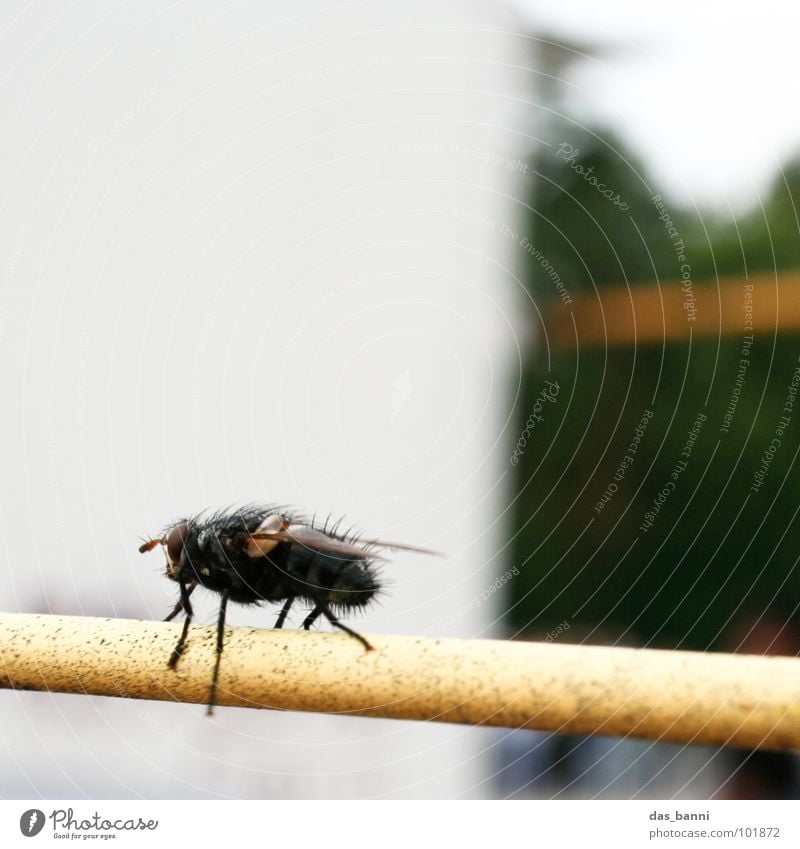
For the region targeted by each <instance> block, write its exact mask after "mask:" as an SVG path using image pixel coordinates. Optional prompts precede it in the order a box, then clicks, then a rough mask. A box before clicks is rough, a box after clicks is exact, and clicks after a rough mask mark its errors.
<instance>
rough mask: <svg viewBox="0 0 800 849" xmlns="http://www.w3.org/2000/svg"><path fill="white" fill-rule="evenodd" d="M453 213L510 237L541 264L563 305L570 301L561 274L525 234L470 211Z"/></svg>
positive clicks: (462, 218)
mask: <svg viewBox="0 0 800 849" xmlns="http://www.w3.org/2000/svg"><path fill="white" fill-rule="evenodd" d="M453 215H454V217H456V218H458V219H460V220H461V221H466V222H467V223H469V224H476V225H477V226H479V227H485V228H486V229H487V230H492V231H493V232H495V233H500V234H501V235H502V236H505V237H506V238H507V239H511V241H512V242H514V243H515V244H517V245H519V247H520V248H522V250H524V251H525V253H527V254H528V255H529V256H530V257H531V259H534V260H536V262H538V263H539V264H540V265H541V267H542V270H543V271H544V272H545V274H547V276H548V277H549V278H550V279H551V280H552V281H553V285H554V286H555V287H556V292H558V295H559V297H560V298H561V302H562V303H563V304H564V306H565V307H568V306H569V305H570V304H571V303H572V298H571V297H570V294H569V292H568V291H567V287H566V286H565V285H564V281H563V280H562V279H561V275H560V274H559V273H558V272H557V271H556V270H555V268H553V265H552V263H551V262H550V260H548V259H547V257H546V256H545V255H544V254H543V253H542V252H541V251H540V250H539V249H538V248H537V247H536V246H535V245H534V244H533V242H532V241H531V240H530V239H529V238H528V237H527V236H524V235H522V234H521V233H518V232H516V230H514V229H513V228H512V227H509V226H508V224H504V223H503V222H502V221H496V220H494V219H492V218H486V217H485V216H483V215H477V214H475V213H472V212H463V211H462V210H460V209H457V210H455V211H454V212H453Z"/></svg>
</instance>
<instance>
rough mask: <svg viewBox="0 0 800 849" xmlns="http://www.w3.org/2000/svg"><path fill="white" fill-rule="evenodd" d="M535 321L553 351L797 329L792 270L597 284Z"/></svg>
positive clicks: (799, 315)
mask: <svg viewBox="0 0 800 849" xmlns="http://www.w3.org/2000/svg"><path fill="white" fill-rule="evenodd" d="M543 321H544V331H543V333H542V344H544V345H545V346H547V347H549V348H550V349H552V350H554V351H558V350H572V349H578V350H580V348H582V347H590V346H592V347H594V346H598V345H600V346H605V345H609V346H614V345H634V344H653V343H664V342H674V341H680V340H687V339H688V338H689V336H690V334H691V335H692V336H731V335H739V336H744V335H746V334H747V333H753V332H754V331H755V332H761V333H775V332H778V331H789V330H800V272H797V271H791V272H787V271H781V272H776V273H773V274H757V275H752V276H751V277H748V278H744V277H741V278H740V277H737V278H722V279H720V280H718V281H716V280H715V281H700V282H694V281H692V280H691V279H688V280H670V281H666V282H662V283H659V284H658V285H654V284H646V285H632V286H604V287H601V288H599V289H598V291H597V292H596V293H594V294H591V295H589V294H582V295H572V296H571V305H570V306H569V307H567V306H565V305H564V304H563V303H562V301H561V300H560V299H554V300H553V301H552V302H551V303H550V304H549V305H548V306H547V308H546V309H545V311H544V315H543Z"/></svg>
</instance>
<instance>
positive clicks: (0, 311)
mask: <svg viewBox="0 0 800 849" xmlns="http://www.w3.org/2000/svg"><path fill="white" fill-rule="evenodd" d="M28 226H29V225H28V224H27V223H24V224H20V225H19V226H18V227H17V229H16V231H15V232H14V238H13V240H12V242H11V251H10V253H9V256H8V261H7V262H6V264H5V267H4V268H3V270H2V273H0V339H2V337H3V328H4V326H5V323H6V303H7V301H8V292H9V289H10V288H11V281H12V280H13V279H14V276H15V274H16V271H17V268H18V266H19V264H20V261H21V260H22V257H23V256H24V255H25V248H26V247H27V244H28Z"/></svg>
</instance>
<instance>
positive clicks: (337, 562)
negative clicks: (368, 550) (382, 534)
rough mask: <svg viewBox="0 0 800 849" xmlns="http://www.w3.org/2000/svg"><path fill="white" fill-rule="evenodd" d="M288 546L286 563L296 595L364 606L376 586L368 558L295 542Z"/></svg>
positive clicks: (369, 599) (376, 578)
mask: <svg viewBox="0 0 800 849" xmlns="http://www.w3.org/2000/svg"><path fill="white" fill-rule="evenodd" d="M292 549H293V551H292V553H291V555H290V557H289V564H288V567H289V570H290V572H291V574H292V577H293V578H294V580H295V581H296V582H297V589H298V591H297V594H298V595H300V596H303V597H305V598H308V599H310V600H312V601H324V602H326V603H327V604H330V605H334V606H336V607H351V608H352V607H366V605H368V604H369V602H370V601H371V600H372V599H373V598H374V597H375V594H376V593H377V592H378V591H379V590H380V582H379V581H378V576H377V574H376V570H375V567H374V566H373V565H372V564H371V563H370V561H369V560H366V559H364V560H360V559H359V560H347V559H344V558H343V557H342V556H341V555H336V554H329V553H326V552H319V551H310V550H309V549H302V548H299V547H298V546H292Z"/></svg>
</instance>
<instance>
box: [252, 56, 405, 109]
mask: <svg viewBox="0 0 800 849" xmlns="http://www.w3.org/2000/svg"><path fill="white" fill-rule="evenodd" d="M394 61H395V59H394V57H393V56H376V57H374V58H372V57H367V58H364V59H348V60H346V61H344V62H337V63H336V64H333V65H318V66H317V67H316V68H309V69H308V70H307V71H298V72H297V73H296V74H293V75H292V76H291V77H286V79H283V80H278V82H276V83H273V84H272V85H271V86H268V87H267V88H265V89H262V90H261V91H251V92H250V93H248V95H247V102H248V103H251V104H252V103H257V102H258V101H259V100H264V99H265V98H270V97H275V96H276V95H278V94H281V93H282V92H284V91H288V90H290V89H292V88H294V87H295V86H298V85H302V84H303V83H308V82H314V81H316V80H323V79H326V78H327V77H334V76H336V75H337V74H347V73H350V72H351V71H360V70H367V69H369V68H382V67H385V66H387V65H392V64H393V63H394Z"/></svg>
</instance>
